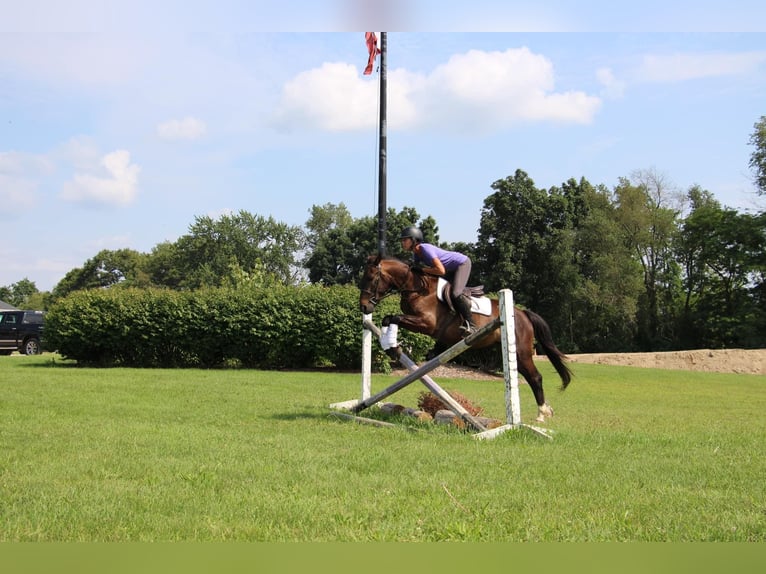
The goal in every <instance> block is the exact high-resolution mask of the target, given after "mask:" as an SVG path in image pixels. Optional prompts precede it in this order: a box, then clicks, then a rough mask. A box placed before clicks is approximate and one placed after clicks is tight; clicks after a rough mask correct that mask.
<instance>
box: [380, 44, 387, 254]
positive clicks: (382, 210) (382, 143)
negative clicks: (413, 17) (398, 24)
mask: <svg viewBox="0 0 766 574" xmlns="http://www.w3.org/2000/svg"><path fill="white" fill-rule="evenodd" d="M387 49H388V38H387V33H386V32H381V33H380V118H379V121H378V124H379V132H378V150H379V156H378V252H380V254H381V255H385V254H386V168H387V166H386V151H387V150H386V99H387V95H386V92H387V90H386V88H387V86H386V84H387V77H386V76H387V73H386V52H387Z"/></svg>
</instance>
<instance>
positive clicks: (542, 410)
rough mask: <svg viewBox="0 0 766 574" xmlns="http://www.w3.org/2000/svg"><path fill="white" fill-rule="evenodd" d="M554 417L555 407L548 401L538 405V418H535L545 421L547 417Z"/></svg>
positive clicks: (541, 421)
mask: <svg viewBox="0 0 766 574" xmlns="http://www.w3.org/2000/svg"><path fill="white" fill-rule="evenodd" d="M551 417H553V409H552V408H551V406H550V405H549V404H548V403H545V404H543V405H540V406H539V407H537V418H536V419H535V420H536V421H537V422H539V423H544V422H545V419H546V418H548V419H549V418H551Z"/></svg>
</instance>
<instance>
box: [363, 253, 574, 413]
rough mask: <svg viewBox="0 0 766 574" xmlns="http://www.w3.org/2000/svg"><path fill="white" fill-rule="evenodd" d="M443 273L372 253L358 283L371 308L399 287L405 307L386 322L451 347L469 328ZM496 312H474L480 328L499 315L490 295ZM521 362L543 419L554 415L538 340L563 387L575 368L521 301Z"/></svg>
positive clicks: (493, 341)
mask: <svg viewBox="0 0 766 574" xmlns="http://www.w3.org/2000/svg"><path fill="white" fill-rule="evenodd" d="M437 283H438V277H435V276H433V275H427V274H425V273H423V272H422V271H421V270H419V269H417V268H413V267H410V266H409V265H408V264H407V263H405V262H403V261H400V260H398V259H395V258H392V257H383V256H382V255H380V254H378V255H370V256H369V257H368V258H367V262H366V264H365V268H364V273H363V274H362V278H361V280H360V283H359V289H360V295H359V306H360V307H361V310H362V313H366V314H371V313H372V312H373V311H374V310H375V306H376V305H377V304H378V303H379V302H380V301H381V300H382V299H383V298H384V297H386V296H388V295H391V294H393V293H399V295H400V299H401V303H400V307H401V310H402V312H403V313H404V314H402V315H387V316H386V317H384V318H383V325H384V326H385V325H391V324H396V325H399V326H400V327H402V328H404V329H407V330H408V331H412V332H414V333H422V334H425V335H428V336H429V337H431V338H432V339H434V341H436V349H446V348H448V347H451V346H452V345H454V344H455V343H457V342H458V341H460V340H461V339H462V338H463V336H464V333H463V332H462V331H461V329H460V326H461V324H462V320H461V318H460V316H459V315H458V314H456V313H454V312H453V311H451V310H450V308H449V307H448V306H447V304H446V303H443V302H442V301H440V300H439V298H438V297H437V294H436V289H437ZM491 303H492V307H491V309H492V316H491V317H488V316H486V315H480V314H478V313H474V314H473V318H474V322H475V323H476V327H477V328H481V327H482V326H483V325H486V324H487V323H489V322H490V321H492V320H494V319H496V318H497V317H498V316H499V303H498V301H497V300H496V299H492V300H491ZM514 316H515V333H516V364H517V368H518V371H519V372H520V373H521V375H522V376H523V377H524V379H525V380H526V381H527V384H528V385H529V388H530V389H531V390H532V393H533V394H534V396H535V401H536V402H537V418H536V419H535V420H536V421H538V422H545V419H546V418H550V417H552V416H553V409H552V408H551V406H550V405H549V404H548V403H547V402H546V400H545V393H544V392H543V376H542V375H541V374H540V371H538V370H537V367H536V366H535V363H534V360H533V359H532V357H533V356H534V354H535V340H537V343H538V344H539V345H540V347H542V349H543V351H544V352H545V354H546V355H547V357H548V359H549V360H550V362H551V364H552V365H553V367H554V368H555V369H556V372H557V373H558V374H559V377H560V378H561V382H562V385H561V390H562V391H563V390H564V389H566V387H567V385H569V382H570V381H571V379H572V372H571V370H570V369H569V366H568V365H567V364H566V360H567V357H566V355H564V354H563V353H562V352H561V351H559V349H558V348H557V347H556V345H555V343H554V342H553V336H552V334H551V329H550V327H549V326H548V323H546V321H545V320H544V319H543V318H542V317H541V316H540V315H538V314H537V313H535V312H533V311H530V310H529V309H521V308H519V307H516V312H515V314H514ZM499 343H500V329H495V331H493V332H492V333H491V334H489V335H487V336H486V337H484V338H483V339H481V340H479V341H477V342H476V343H475V344H474V345H472V348H475V349H480V348H485V347H490V346H492V345H497V344H499Z"/></svg>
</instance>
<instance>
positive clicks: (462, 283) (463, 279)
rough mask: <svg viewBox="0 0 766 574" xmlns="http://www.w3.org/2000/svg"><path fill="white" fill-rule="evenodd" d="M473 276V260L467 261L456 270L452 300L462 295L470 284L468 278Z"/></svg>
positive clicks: (453, 279)
mask: <svg viewBox="0 0 766 574" xmlns="http://www.w3.org/2000/svg"><path fill="white" fill-rule="evenodd" d="M470 275H471V260H470V259H466V260H465V262H464V263H463V264H462V265H461V266H460V267H458V268H457V269H455V273H454V275H453V276H452V293H451V295H452V299H453V300H454V299H457V298H458V297H460V295H462V293H463V291H464V290H465V287H466V285H467V284H468V278H469V277H470Z"/></svg>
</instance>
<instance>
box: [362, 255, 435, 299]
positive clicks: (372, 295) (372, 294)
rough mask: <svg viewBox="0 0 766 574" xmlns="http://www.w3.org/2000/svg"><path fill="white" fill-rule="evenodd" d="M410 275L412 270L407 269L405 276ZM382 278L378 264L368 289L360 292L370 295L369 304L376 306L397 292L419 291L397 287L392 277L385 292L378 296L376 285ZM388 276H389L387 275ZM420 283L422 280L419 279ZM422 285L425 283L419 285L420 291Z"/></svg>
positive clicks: (380, 267) (381, 270)
mask: <svg viewBox="0 0 766 574" xmlns="http://www.w3.org/2000/svg"><path fill="white" fill-rule="evenodd" d="M410 275H412V270H411V269H410V268H409V267H407V276H408V277H409V276H410ZM382 276H383V269H382V266H381V264H380V263H378V265H377V273H376V274H375V279H373V281H372V285H371V286H370V289H362V290H361V291H362V293H368V294H369V295H370V303H372V304H373V305H374V306H377V305H378V303H380V302H381V301H382V300H383V299H385V298H386V297H390V296H391V295H393V294H394V293H397V292H398V293H417V292H418V291H419V289H405V288H404V287H402V286H400V285H397V284H396V283H395V282H394V281H393V277H392V281H391V282H390V284H389V287H388V289H386V291H385V292H384V293H383V294H380V293H379V292H378V285H379V283H380V280H381V277H382ZM389 276H391V275H390V274H389ZM421 281H423V280H422V279H421ZM424 284H425V282H423V284H421V287H420V290H422V289H423V287H424Z"/></svg>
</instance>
